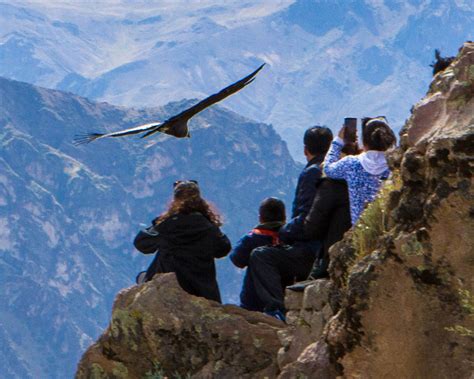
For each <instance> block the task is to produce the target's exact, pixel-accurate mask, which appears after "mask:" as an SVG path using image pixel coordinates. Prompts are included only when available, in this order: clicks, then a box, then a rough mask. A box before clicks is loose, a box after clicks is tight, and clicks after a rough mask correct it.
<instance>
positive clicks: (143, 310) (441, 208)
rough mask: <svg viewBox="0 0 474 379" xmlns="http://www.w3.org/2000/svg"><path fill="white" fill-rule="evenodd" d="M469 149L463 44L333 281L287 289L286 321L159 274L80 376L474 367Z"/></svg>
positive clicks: (469, 69)
mask: <svg viewBox="0 0 474 379" xmlns="http://www.w3.org/2000/svg"><path fill="white" fill-rule="evenodd" d="M473 153H474V43H466V44H465V45H464V46H463V47H462V49H461V50H460V53H459V55H458V57H457V59H456V60H455V61H454V62H453V64H452V65H451V66H450V67H448V68H447V69H446V70H445V71H444V72H441V73H439V74H437V75H436V76H435V78H434V80H433V82H432V84H431V86H430V89H429V91H428V94H427V96H426V97H425V98H424V99H423V100H421V101H420V102H419V103H418V104H417V105H416V106H415V107H414V108H413V111H412V116H411V117H410V119H409V120H408V121H407V123H406V125H405V127H404V129H403V130H402V132H401V148H400V149H399V150H398V151H395V152H393V153H392V154H391V157H390V164H391V166H392V169H393V171H394V177H393V180H392V181H391V182H390V183H387V185H386V187H385V188H384V189H383V190H382V191H381V193H380V196H379V197H378V198H377V200H376V201H374V203H372V204H371V205H370V206H369V207H368V208H367V210H366V211H365V212H364V214H363V216H362V217H361V220H360V222H359V223H358V224H357V225H356V226H355V227H354V228H353V229H352V230H351V231H350V232H348V233H347V234H346V236H345V238H344V239H343V240H342V241H341V242H339V243H337V244H336V245H335V246H333V248H332V249H331V251H330V254H331V266H330V279H329V280H319V281H315V282H314V284H312V285H311V286H309V287H307V288H306V290H305V292H304V293H300V294H298V293H288V294H287V299H286V305H287V308H288V310H289V312H288V314H287V317H288V325H287V326H286V327H284V328H283V325H281V324H278V323H276V322H274V321H273V320H271V319H270V318H268V317H265V316H261V315H257V314H255V313H251V312H245V311H242V310H237V309H236V308H235V307H229V306H219V305H217V304H215V303H212V302H208V301H206V300H203V299H197V298H193V297H191V296H189V295H185V294H183V293H182V291H180V290H179V289H177V288H175V285H174V284H172V283H170V281H171V279H170V278H169V277H168V276H167V277H165V276H162V277H158V278H156V279H155V280H154V281H153V282H151V283H149V284H147V285H146V286H142V287H132V288H131V289H129V290H126V291H125V292H123V293H121V294H120V295H119V297H118V298H117V300H116V305H115V308H114V313H113V316H112V322H111V324H110V326H109V328H108V329H107V330H106V332H105V333H104V335H103V336H102V337H101V338H100V339H99V341H98V342H97V343H96V344H94V345H93V346H92V347H91V348H90V349H89V350H88V351H87V352H86V354H85V355H84V357H83V359H82V361H81V363H80V365H79V369H78V374H77V376H78V377H79V378H82V377H92V376H93V374H94V375H97V377H108V378H112V377H120V376H128V377H146V375H148V373H149V374H150V375H151V373H152V371H147V370H152V367H153V365H156V367H158V369H157V371H156V373H157V374H156V375H161V376H164V375H165V376H166V375H167V376H171V377H172V376H173V375H174V373H175V372H176V375H183V374H186V375H189V376H191V377H255V378H261V377H264V376H268V377H276V376H279V377H280V378H335V377H347V378H356V377H357V378H360V377H363V378H413V377H416V378H448V377H449V378H451V377H456V378H468V377H470V375H471V372H472V356H473V353H474V346H473V336H474V332H473V330H474V325H473V324H474V322H473V321H474V320H473V311H474V305H473V303H474V301H473V296H472V290H473V289H472V272H473V265H474V234H473V233H472V231H473V230H474V208H473V191H472V167H473V163H474V159H473ZM160 286H161V287H160ZM160 288H161V290H160ZM176 296H177V297H178V298H180V299H182V300H183V301H173V298H175V297H176ZM172 314H174V315H175V316H173V315H172ZM194 324H195V325H194ZM229 328H230V330H229ZM231 331H233V333H232V332H231ZM276 336H278V338H279V340H280V348H279V350H278V353H277V349H276V345H275V341H276V339H275V338H276ZM183 341H191V342H189V343H183ZM170 352H171V353H170ZM276 365H278V369H277V368H276V367H277V366H276ZM157 377H159V376H157Z"/></svg>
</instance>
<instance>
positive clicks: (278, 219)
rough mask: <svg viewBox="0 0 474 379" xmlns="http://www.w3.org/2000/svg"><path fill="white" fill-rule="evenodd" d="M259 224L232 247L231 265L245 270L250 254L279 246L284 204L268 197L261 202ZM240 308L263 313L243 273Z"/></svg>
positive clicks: (248, 277) (250, 279) (251, 286)
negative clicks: (259, 248) (262, 247)
mask: <svg viewBox="0 0 474 379" xmlns="http://www.w3.org/2000/svg"><path fill="white" fill-rule="evenodd" d="M258 214H259V224H258V225H257V226H256V227H255V228H253V229H252V230H251V231H250V232H249V233H247V234H245V235H244V236H243V237H242V238H241V239H240V240H239V241H238V242H237V245H235V246H234V248H233V250H232V252H231V253H230V259H231V261H232V263H233V264H234V265H235V266H237V267H239V268H245V267H247V266H248V264H249V259H250V253H251V252H252V250H253V249H255V248H257V247H260V246H267V245H268V246H276V245H278V244H279V238H278V231H279V230H280V228H281V227H282V226H283V225H284V224H285V221H286V212H285V204H284V203H283V201H281V200H280V199H277V198H275V197H269V198H266V199H265V200H263V201H262V202H261V204H260V207H259V210H258ZM240 306H241V307H242V308H244V309H247V310H249V311H257V312H263V304H262V303H261V301H260V300H259V298H258V296H257V295H256V293H255V288H254V286H253V283H252V278H251V276H250V274H249V272H248V270H246V271H245V276H244V281H243V284H242V291H241V292H240Z"/></svg>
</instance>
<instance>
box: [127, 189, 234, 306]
mask: <svg viewBox="0 0 474 379" xmlns="http://www.w3.org/2000/svg"><path fill="white" fill-rule="evenodd" d="M221 225H222V224H221V221H220V217H219V215H218V214H217V213H216V212H215V211H213V210H212V208H211V206H210V205H209V204H208V203H207V202H206V201H205V200H204V199H203V198H202V197H201V193H200V191H199V187H198V185H197V183H196V182H194V181H183V182H176V183H175V188H174V196H173V201H172V202H171V204H170V206H169V207H168V210H167V211H165V212H164V213H163V214H161V215H160V216H159V217H157V218H156V219H155V220H153V225H152V226H151V227H149V228H148V229H146V230H142V231H140V232H139V233H138V235H137V236H136V237H135V241H134V245H135V247H136V248H137V249H138V250H140V251H141V252H142V253H144V254H152V253H156V256H155V259H154V260H153V262H152V263H151V265H150V267H149V268H148V270H147V272H146V275H145V281H149V280H151V278H152V277H153V275H154V274H156V273H165V272H174V273H175V274H176V277H177V279H178V282H179V284H180V286H181V287H182V288H183V289H184V290H185V291H186V292H188V293H190V294H192V295H196V296H202V297H205V298H207V299H209V300H215V301H218V302H221V296H220V293H219V287H218V285H217V280H216V267H215V264H214V258H222V257H224V256H226V255H227V253H228V252H229V251H230V249H231V244H230V242H229V239H228V238H227V236H226V235H225V234H223V233H222V232H221V230H220V229H219V227H220V226H221Z"/></svg>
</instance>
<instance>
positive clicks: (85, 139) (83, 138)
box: [74, 122, 162, 146]
mask: <svg viewBox="0 0 474 379" xmlns="http://www.w3.org/2000/svg"><path fill="white" fill-rule="evenodd" d="M161 125H162V123H161V122H152V123H150V124H144V125H139V126H135V127H133V128H130V129H125V130H120V131H118V132H112V133H105V134H101V133H88V134H84V135H77V136H76V137H75V138H74V145H76V146H78V145H82V144H85V143H90V142H92V141H95V140H96V139H100V138H105V137H123V136H128V135H132V134H138V133H143V132H146V131H149V130H152V129H155V128H159V127H160V126H161Z"/></svg>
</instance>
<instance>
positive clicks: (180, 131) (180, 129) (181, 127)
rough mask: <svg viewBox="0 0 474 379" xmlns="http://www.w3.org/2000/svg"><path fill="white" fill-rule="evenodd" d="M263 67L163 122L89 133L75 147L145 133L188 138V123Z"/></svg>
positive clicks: (250, 78) (77, 138)
mask: <svg viewBox="0 0 474 379" xmlns="http://www.w3.org/2000/svg"><path fill="white" fill-rule="evenodd" d="M263 66H265V63H264V64H262V65H261V66H260V67H259V68H257V69H256V70H255V71H254V72H252V73H251V74H250V75H247V76H246V77H245V78H242V79H240V80H239V81H238V82H235V83H233V84H231V85H230V86H228V87H226V88H224V89H223V90H221V91H220V92H218V93H216V94H214V95H211V96H209V97H207V98H205V99H204V100H202V101H200V102H199V103H197V104H196V105H193V106H192V107H190V108H188V109H186V110H184V111H182V112H181V113H179V114H177V115H175V116H173V117H170V118H169V119H168V120H166V121H165V122H152V123H150V124H144V125H140V126H136V127H134V128H130V129H125V130H120V131H118V132H113V133H105V134H101V133H89V134H86V135H81V136H77V137H76V138H75V139H74V144H75V145H82V144H84V143H89V142H92V141H95V140H97V139H100V138H105V137H123V136H128V135H131V134H139V133H145V134H143V135H142V136H141V138H146V137H149V136H151V135H152V134H155V133H158V132H160V133H164V134H168V135H171V136H174V137H177V138H185V137H190V133H189V129H188V121H189V120H190V119H191V118H192V117H193V116H195V115H197V114H198V113H199V112H202V111H203V110H204V109H206V108H208V107H210V106H211V105H213V104H215V103H218V102H219V101H221V100H224V99H225V98H226V97H228V96H230V95H232V94H234V93H236V92H238V91H240V90H241V89H242V88H244V87H245V86H247V85H248V84H250V83H252V82H253V81H254V80H255V76H256V75H257V73H258V72H259V71H260V70H261V69H262V68H263Z"/></svg>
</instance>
